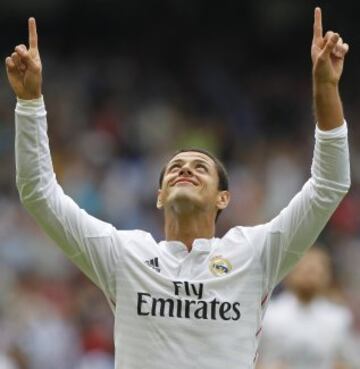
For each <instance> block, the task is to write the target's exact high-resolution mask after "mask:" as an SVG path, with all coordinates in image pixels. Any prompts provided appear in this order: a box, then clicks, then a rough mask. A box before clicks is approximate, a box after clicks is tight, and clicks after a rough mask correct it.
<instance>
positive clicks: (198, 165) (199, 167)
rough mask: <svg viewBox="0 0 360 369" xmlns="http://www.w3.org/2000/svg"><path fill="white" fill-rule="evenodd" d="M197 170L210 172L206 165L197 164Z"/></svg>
mask: <svg viewBox="0 0 360 369" xmlns="http://www.w3.org/2000/svg"><path fill="white" fill-rule="evenodd" d="M196 169H201V170H204V171H207V170H208V169H207V167H206V165H204V164H197V165H196Z"/></svg>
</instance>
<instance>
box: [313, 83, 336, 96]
mask: <svg viewBox="0 0 360 369" xmlns="http://www.w3.org/2000/svg"><path fill="white" fill-rule="evenodd" d="M338 91H339V81H318V80H316V79H314V80H313V92H314V95H315V96H316V95H318V94H326V95H327V94H329V93H334V92H335V93H338Z"/></svg>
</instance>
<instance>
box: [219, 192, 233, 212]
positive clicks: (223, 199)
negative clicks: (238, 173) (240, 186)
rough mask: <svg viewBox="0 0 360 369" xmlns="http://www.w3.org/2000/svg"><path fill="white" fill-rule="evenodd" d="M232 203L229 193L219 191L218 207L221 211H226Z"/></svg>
mask: <svg viewBox="0 0 360 369" xmlns="http://www.w3.org/2000/svg"><path fill="white" fill-rule="evenodd" d="M229 202H230V192H229V191H219V193H218V196H217V199H216V206H217V208H218V209H219V210H223V209H225V208H226V207H227V206H228V205H229Z"/></svg>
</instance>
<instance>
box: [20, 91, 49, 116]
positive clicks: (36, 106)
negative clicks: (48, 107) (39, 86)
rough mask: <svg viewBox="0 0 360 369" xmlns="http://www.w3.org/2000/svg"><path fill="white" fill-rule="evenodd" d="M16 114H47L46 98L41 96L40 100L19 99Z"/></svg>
mask: <svg viewBox="0 0 360 369" xmlns="http://www.w3.org/2000/svg"><path fill="white" fill-rule="evenodd" d="M15 112H16V113H17V114H20V115H32V114H40V115H44V114H46V111H45V103H44V97H43V96H42V95H41V97H39V98H38V99H33V100H23V99H19V98H17V104H16V108H15Z"/></svg>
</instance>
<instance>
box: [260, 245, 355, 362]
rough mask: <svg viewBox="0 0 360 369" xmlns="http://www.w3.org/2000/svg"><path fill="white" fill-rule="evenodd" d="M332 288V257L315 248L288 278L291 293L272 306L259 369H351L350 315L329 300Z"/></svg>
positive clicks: (281, 297)
mask: <svg viewBox="0 0 360 369" xmlns="http://www.w3.org/2000/svg"><path fill="white" fill-rule="evenodd" d="M331 283H332V270H331V261H330V258H329V255H328V254H327V253H326V252H325V251H324V250H323V249H320V248H319V247H313V248H311V249H310V250H309V251H308V252H307V253H306V254H305V256H304V257H303V259H301V261H300V262H299V264H297V265H296V267H295V269H294V270H293V271H292V272H291V273H290V274H289V275H288V277H287V278H286V279H285V286H286V288H287V290H286V291H285V292H283V293H282V294H280V295H279V296H278V297H277V298H276V299H275V300H274V301H272V302H271V303H270V304H269V308H268V310H267V312H266V316H265V319H264V325H263V327H264V329H263V332H264V333H263V337H262V341H261V343H260V360H259V362H260V364H261V366H260V367H259V368H262V369H290V368H291V369H313V368H317V369H332V368H343V369H345V368H349V367H351V362H352V361H354V360H353V356H355V355H353V354H352V353H351V343H352V338H351V329H350V328H351V321H352V317H351V312H350V311H349V310H348V309H347V308H346V307H345V306H342V305H340V304H337V303H335V302H333V301H331V300H330V298H328V297H327V296H328V295H329V292H330V288H331ZM354 363H355V361H354Z"/></svg>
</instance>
